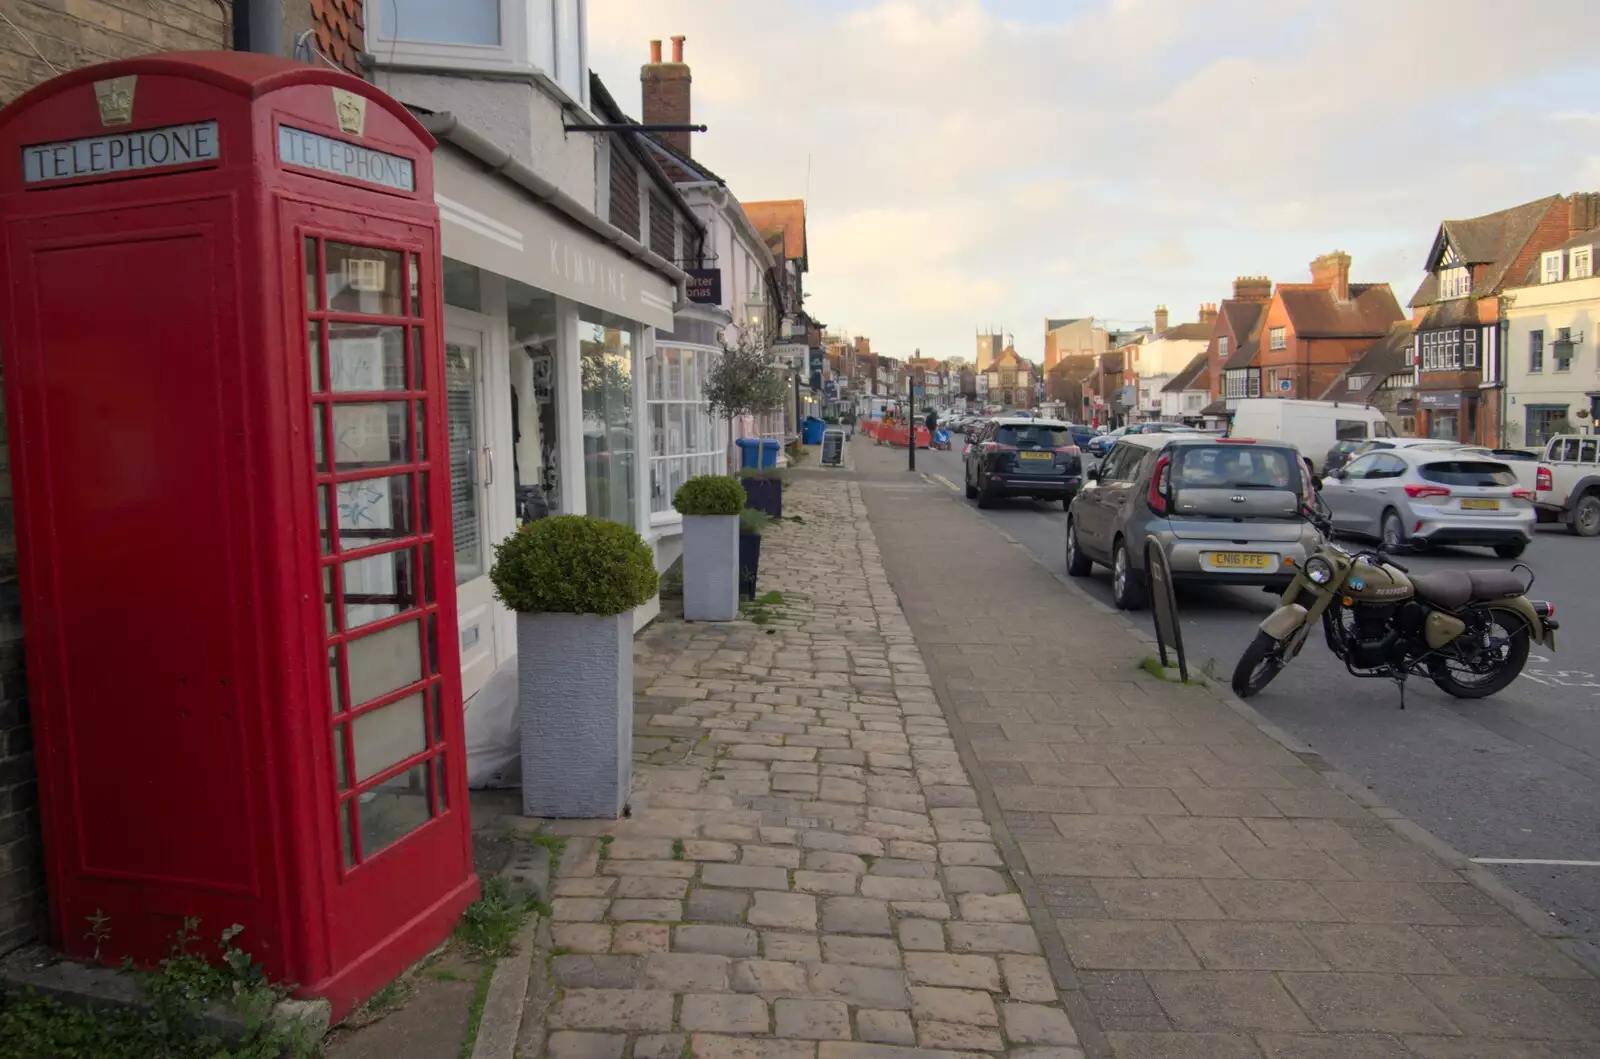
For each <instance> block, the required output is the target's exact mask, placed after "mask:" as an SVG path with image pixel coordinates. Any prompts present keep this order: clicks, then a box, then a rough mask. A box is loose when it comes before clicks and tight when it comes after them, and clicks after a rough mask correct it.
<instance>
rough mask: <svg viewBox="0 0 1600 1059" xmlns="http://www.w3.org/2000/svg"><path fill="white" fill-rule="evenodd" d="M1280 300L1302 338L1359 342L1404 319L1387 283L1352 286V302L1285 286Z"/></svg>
mask: <svg viewBox="0 0 1600 1059" xmlns="http://www.w3.org/2000/svg"><path fill="white" fill-rule="evenodd" d="M1278 296H1279V297H1280V298H1282V299H1283V307H1284V310H1285V311H1286V312H1288V314H1289V320H1290V322H1292V323H1293V324H1294V332H1295V334H1296V335H1298V336H1300V337H1301V338H1359V337H1365V336H1377V335H1382V334H1384V333H1386V332H1387V331H1388V330H1389V326H1390V325H1391V324H1393V323H1394V322H1395V321H1396V320H1399V319H1401V318H1402V317H1404V315H1405V314H1404V313H1402V312H1401V311H1400V303H1399V302H1397V301H1395V297H1394V291H1392V290H1390V289H1389V285H1388V284H1387V283H1371V284H1367V283H1361V284H1357V283H1352V284H1351V285H1350V300H1349V301H1340V300H1339V299H1338V298H1336V297H1334V294H1333V292H1332V291H1331V290H1328V289H1327V288H1326V287H1309V286H1302V285H1300V284H1295V285H1293V286H1291V285H1289V284H1282V285H1280V286H1279V287H1278Z"/></svg>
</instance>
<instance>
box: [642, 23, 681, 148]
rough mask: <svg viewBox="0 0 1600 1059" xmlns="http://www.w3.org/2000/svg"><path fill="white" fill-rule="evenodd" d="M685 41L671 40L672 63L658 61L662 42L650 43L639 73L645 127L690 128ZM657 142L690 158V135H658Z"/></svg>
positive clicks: (678, 38) (661, 133) (677, 37)
mask: <svg viewBox="0 0 1600 1059" xmlns="http://www.w3.org/2000/svg"><path fill="white" fill-rule="evenodd" d="M686 39H687V38H686V37H683V36H681V35H680V36H676V37H673V38H672V61H671V62H662V61H661V42H660V41H659V40H653V41H651V42H650V62H649V63H647V64H646V65H645V66H644V67H642V68H641V69H640V70H639V81H640V83H641V85H642V86H643V95H644V123H645V124H646V125H687V124H689V120H690V118H689V115H690V113H691V111H690V107H689V83H690V81H691V80H692V78H691V77H690V76H689V66H688V64H687V63H685V62H684V61H683V42H684V41H685V40H686ZM655 137H656V139H658V140H660V141H661V142H662V143H665V144H666V145H667V146H669V147H671V148H672V149H673V150H674V151H677V152H678V153H679V154H681V155H683V156H684V157H685V158H687V157H689V133H687V132H658V133H656V134H655Z"/></svg>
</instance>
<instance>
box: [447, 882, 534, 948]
mask: <svg viewBox="0 0 1600 1059" xmlns="http://www.w3.org/2000/svg"><path fill="white" fill-rule="evenodd" d="M538 903H539V895H538V894H528V895H527V896H525V897H520V898H519V897H515V896H513V895H512V893H511V887H510V885H509V884H508V883H507V882H506V881H505V880H504V879H502V878H500V877H499V876H495V877H494V878H492V879H490V880H488V881H487V882H485V883H484V884H483V896H482V897H480V898H478V899H477V900H476V901H474V902H472V904H470V905H468V906H467V910H466V911H465V912H463V913H462V914H461V922H460V923H458V924H456V935H455V936H456V940H458V941H460V942H461V944H462V946H463V947H464V948H465V949H466V950H467V952H468V953H469V954H470V955H472V956H475V957H477V958H478V959H483V960H495V959H499V958H500V957H501V956H504V955H506V954H507V953H509V952H510V951H511V943H512V941H513V940H514V939H515V938H516V936H517V930H518V929H519V928H521V926H522V917H523V916H525V915H527V914H528V913H529V912H531V911H533V910H534V908H535V907H537V905H538Z"/></svg>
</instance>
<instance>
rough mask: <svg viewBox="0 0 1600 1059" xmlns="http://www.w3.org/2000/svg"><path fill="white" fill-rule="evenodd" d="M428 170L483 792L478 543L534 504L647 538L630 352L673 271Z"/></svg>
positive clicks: (510, 624)
mask: <svg viewBox="0 0 1600 1059" xmlns="http://www.w3.org/2000/svg"><path fill="white" fill-rule="evenodd" d="M441 140H447V137H446V136H441ZM434 165H435V188H436V197H437V199H438V203H439V212H440V218H441V226H442V236H443V246H444V256H445V274H444V300H445V323H446V336H445V338H446V345H445V361H446V378H447V386H448V392H447V399H448V405H449V427H450V449H451V498H452V517H453V519H454V527H455V561H456V579H457V592H458V602H459V608H460V632H461V666H462V683H463V693H464V695H465V697H466V700H467V705H466V713H467V718H466V720H467V754H468V781H469V783H470V784H472V785H473V786H497V785H501V784H504V783H508V782H511V781H513V780H514V779H515V776H516V768H517V762H516V745H517V742H516V708H515V704H516V680H517V676H516V666H515V660H516V624H515V618H514V616H513V615H512V614H511V612H510V611H508V610H507V609H506V608H505V607H503V606H501V605H500V604H499V603H498V602H497V601H496V600H495V599H494V593H493V589H492V587H491V585H490V583H489V578H488V571H489V565H490V563H491V562H492V561H493V557H494V549H493V546H494V544H495V543H497V542H498V541H500V540H503V539H504V538H505V537H507V536H508V535H509V534H511V533H513V532H514V531H515V530H516V529H517V527H518V526H519V525H520V524H521V523H523V522H526V521H531V520H533V519H537V518H541V517H543V516H545V515H547V514H589V515H594V516H598V517H601V518H606V519H611V520H613V521H616V522H621V523H624V524H626V525H629V526H632V527H634V528H635V529H637V530H639V531H640V532H641V534H643V535H644V536H645V537H646V539H649V540H652V543H653V537H654V534H653V533H652V532H651V514H652V511H651V508H652V503H651V482H650V471H651V467H650V460H649V455H650V435H649V434H648V433H647V429H648V426H647V418H646V417H647V411H646V410H647V409H648V407H649V401H648V399H647V396H646V392H645V376H646V362H647V359H648V358H649V357H650V354H651V348H650V347H651V346H652V345H653V341H654V339H653V335H654V333H655V329H656V328H658V327H659V328H663V329H665V330H668V331H670V330H671V329H672V327H673V310H674V307H675V306H677V305H678V304H679V302H680V292H681V284H682V283H683V280H684V275H683V273H682V272H681V271H679V270H678V269H677V268H676V267H674V266H672V265H670V264H668V263H667V262H665V261H664V260H662V259H660V258H658V257H655V256H654V255H650V254H649V253H648V252H647V251H643V248H641V247H639V246H638V244H637V243H633V242H632V241H631V240H628V239H627V238H626V237H625V236H621V235H620V233H617V234H616V235H615V236H608V235H607V234H606V231H605V228H606V227H607V226H605V225H603V224H600V227H599V228H598V229H597V228H596V227H595V225H593V224H588V223H584V222H583V221H582V219H581V217H575V216H574V208H575V207H576V206H577V204H576V203H574V202H572V200H570V199H567V200H565V201H562V200H561V198H560V196H559V192H557V193H555V195H554V196H552V197H551V198H545V199H541V198H540V197H538V196H537V194H536V192H535V190H533V189H530V187H528V186H526V185H525V184H524V183H523V182H520V181H519V180H518V176H519V174H518V173H517V172H507V171H505V170H502V171H500V172H494V171H490V170H489V169H487V168H486V167H485V164H484V161H483V160H482V159H481V158H480V157H475V156H474V155H473V154H472V153H468V152H467V151H464V150H461V149H458V148H457V147H456V146H455V145H454V144H452V143H449V142H443V143H441V144H440V147H439V148H438V150H437V151H436V152H435V157H434ZM521 176H522V177H523V179H524V180H527V182H528V183H532V184H534V186H535V188H537V189H538V190H540V191H543V190H553V189H545V188H543V187H541V186H539V185H538V184H537V183H536V178H533V179H529V177H530V175H529V174H527V173H526V171H522V173H521ZM591 216H592V215H591ZM597 223H598V222H597ZM658 517H659V513H658ZM656 608H657V604H656V603H655V601H652V602H651V603H650V604H647V605H646V606H645V607H641V608H640V610H639V612H638V613H637V614H636V617H635V621H636V627H637V626H640V625H642V624H643V623H644V622H645V621H648V620H649V619H650V618H651V617H653V616H654V614H655V612H656Z"/></svg>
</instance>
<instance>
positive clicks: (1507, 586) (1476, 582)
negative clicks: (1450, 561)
mask: <svg viewBox="0 0 1600 1059" xmlns="http://www.w3.org/2000/svg"><path fill="white" fill-rule="evenodd" d="M1411 587H1412V588H1415V589H1416V590H1417V595H1419V596H1421V597H1422V598H1423V599H1427V600H1431V601H1432V602H1434V603H1437V604H1439V606H1441V607H1446V608H1449V609H1451V610H1454V609H1455V608H1457V607H1464V606H1466V605H1467V604H1468V603H1471V602H1473V601H1474V600H1491V599H1510V598H1512V597H1514V596H1520V595H1522V594H1523V592H1525V591H1527V587H1528V583H1527V580H1526V579H1525V578H1523V577H1522V576H1521V575H1519V574H1517V573H1516V572H1515V571H1513V570H1441V571H1439V572H1438V573H1435V574H1412V575H1411Z"/></svg>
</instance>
